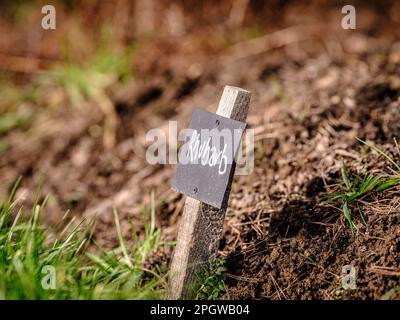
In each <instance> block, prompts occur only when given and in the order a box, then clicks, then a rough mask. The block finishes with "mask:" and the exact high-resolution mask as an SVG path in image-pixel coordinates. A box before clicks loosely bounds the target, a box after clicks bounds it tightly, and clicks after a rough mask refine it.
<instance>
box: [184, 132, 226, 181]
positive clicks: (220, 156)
mask: <svg viewBox="0 0 400 320" xmlns="http://www.w3.org/2000/svg"><path fill="white" fill-rule="evenodd" d="M200 138H201V135H200V133H199V132H197V130H193V133H192V136H191V137H190V141H189V147H188V148H187V150H186V157H187V158H189V159H190V162H191V163H200V164H202V165H203V166H207V165H208V166H210V167H215V166H216V165H218V174H224V173H225V172H226V168H227V166H228V157H227V154H226V143H224V147H223V149H222V151H219V152H218V151H217V148H216V147H215V146H211V137H209V138H208V139H207V140H206V141H203V142H202V143H201V139H200Z"/></svg>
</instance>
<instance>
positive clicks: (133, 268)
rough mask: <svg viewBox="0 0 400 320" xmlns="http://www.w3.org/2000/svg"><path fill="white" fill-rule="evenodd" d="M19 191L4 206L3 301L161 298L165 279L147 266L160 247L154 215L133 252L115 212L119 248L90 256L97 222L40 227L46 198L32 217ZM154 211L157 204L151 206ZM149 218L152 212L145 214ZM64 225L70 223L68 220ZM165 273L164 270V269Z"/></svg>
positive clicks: (0, 229) (0, 220) (0, 230)
mask: <svg viewBox="0 0 400 320" xmlns="http://www.w3.org/2000/svg"><path fill="white" fill-rule="evenodd" d="M15 190H16V187H15V188H14V189H13V191H12V192H11V195H10V197H9V199H8V201H6V202H5V203H3V204H1V205H0V299H159V298H161V297H163V295H164V290H165V281H164V277H165V275H162V274H161V271H162V270H160V269H158V270H146V269H145V268H144V267H143V266H144V262H145V259H146V257H148V256H149V255H150V254H151V252H152V251H153V250H154V249H155V247H156V246H159V245H161V242H160V231H159V230H157V229H156V228H155V227H154V225H155V224H154V213H152V214H151V217H150V221H149V222H146V224H150V225H151V226H152V227H148V226H147V228H148V232H147V233H146V236H145V238H144V239H143V240H140V239H139V237H138V236H137V234H136V233H135V235H134V236H135V237H136V241H135V243H134V245H133V247H130V248H128V247H127V246H126V244H125V240H124V237H123V235H122V232H121V228H120V223H119V219H118V215H117V212H116V211H114V217H115V225H116V230H117V234H118V237H119V242H120V244H119V247H118V248H116V249H114V250H105V249H104V248H102V247H101V246H98V253H93V252H90V249H91V248H92V245H90V244H91V238H92V234H93V231H94V229H95V225H94V222H93V221H89V222H86V221H84V220H82V221H81V222H79V223H77V224H76V225H75V221H74V220H71V221H70V222H69V223H68V224H67V225H66V226H65V227H64V228H61V229H59V226H54V227H53V228H49V229H44V228H43V227H42V226H41V223H40V221H41V215H42V214H43V211H44V208H45V205H46V202H47V198H45V199H44V200H43V201H42V202H39V192H38V193H37V195H36V200H35V204H34V206H33V208H32V211H31V213H30V215H29V219H27V220H26V219H23V216H24V209H23V208H20V209H17V202H16V201H14V195H15ZM152 204H153V205H152V209H151V210H152V212H153V210H154V201H153V202H152ZM144 214H145V216H146V215H147V212H146V211H145V213H144ZM63 222H65V221H63ZM164 271H165V270H164Z"/></svg>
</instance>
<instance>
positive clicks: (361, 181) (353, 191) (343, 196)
mask: <svg viewBox="0 0 400 320" xmlns="http://www.w3.org/2000/svg"><path fill="white" fill-rule="evenodd" d="M358 140H359V141H360V142H361V143H363V144H365V145H366V146H368V147H369V148H371V149H372V150H374V151H376V152H378V153H379V154H380V155H381V156H383V157H384V158H386V159H387V160H388V161H389V162H390V163H391V164H392V165H393V166H394V167H395V169H396V170H397V172H398V173H399V174H400V166H399V165H398V164H397V163H396V162H395V161H394V160H393V159H392V158H391V157H390V156H389V155H387V154H386V153H385V152H384V151H382V150H381V149H379V148H377V147H376V146H374V145H373V144H371V143H368V142H365V141H363V140H360V139H358ZM341 174H342V180H343V186H342V190H341V191H339V192H337V193H333V194H328V195H327V199H328V201H329V202H340V203H341V208H342V212H343V216H344V217H345V219H346V220H347V223H348V225H349V228H350V231H351V234H352V236H353V237H354V236H355V234H356V231H357V228H356V225H355V224H354V221H353V217H354V213H353V212H352V210H351V207H356V208H357V211H358V212H359V214H360V216H361V219H362V220H363V221H364V222H366V221H365V218H364V216H363V214H362V207H361V205H360V202H359V201H360V200H361V199H363V198H364V197H366V196H367V195H370V194H372V193H378V192H382V191H383V190H386V189H388V188H391V187H393V186H395V185H396V184H398V183H399V182H400V176H398V175H395V176H389V177H384V176H382V175H381V174H374V173H371V172H369V173H368V172H360V171H359V172H356V173H355V175H353V176H351V175H350V173H349V171H348V169H347V166H346V164H345V163H344V162H342V169H341Z"/></svg>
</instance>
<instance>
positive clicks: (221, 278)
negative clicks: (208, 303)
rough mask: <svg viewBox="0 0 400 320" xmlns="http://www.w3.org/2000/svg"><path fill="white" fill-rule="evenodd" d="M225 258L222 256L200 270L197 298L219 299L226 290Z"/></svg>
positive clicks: (196, 289) (196, 290)
mask: <svg viewBox="0 0 400 320" xmlns="http://www.w3.org/2000/svg"><path fill="white" fill-rule="evenodd" d="M225 271H226V268H225V259H224V258H223V257H220V258H218V259H216V260H214V261H212V262H211V263H210V265H209V266H208V267H207V268H205V269H204V270H202V271H201V272H198V273H197V274H196V276H197V279H196V280H197V282H196V287H197V288H195V290H194V291H195V292H196V297H195V299H196V300H217V299H219V298H220V296H221V295H222V294H223V293H224V292H225V291H226V288H225Z"/></svg>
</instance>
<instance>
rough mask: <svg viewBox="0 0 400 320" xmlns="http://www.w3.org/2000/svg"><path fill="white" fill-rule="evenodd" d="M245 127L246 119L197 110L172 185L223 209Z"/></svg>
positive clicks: (181, 149) (194, 112)
mask: <svg viewBox="0 0 400 320" xmlns="http://www.w3.org/2000/svg"><path fill="white" fill-rule="evenodd" d="M245 127H246V124H245V123H243V122H240V121H236V120H232V119H229V118H226V117H223V116H219V115H217V114H215V113H211V112H208V111H205V110H202V109H195V110H194V111H193V114H192V119H191V120H190V124H189V128H188V129H187V132H186V140H185V143H184V144H183V145H182V147H181V148H180V150H179V157H178V161H179V164H178V167H177V170H176V174H175V178H174V180H173V182H172V188H173V189H174V190H175V191H177V192H180V193H183V194H185V195H187V196H189V197H192V198H195V199H197V200H200V201H202V202H204V203H207V204H209V205H212V206H214V207H217V208H221V207H222V205H223V204H224V203H223V202H224V201H226V200H227V199H226V198H225V192H226V191H227V187H228V183H229V179H230V178H231V174H233V172H232V171H233V170H234V167H235V166H234V165H233V164H234V160H235V157H236V154H237V152H238V150H239V146H240V140H241V138H242V134H243V131H244V129H245Z"/></svg>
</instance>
